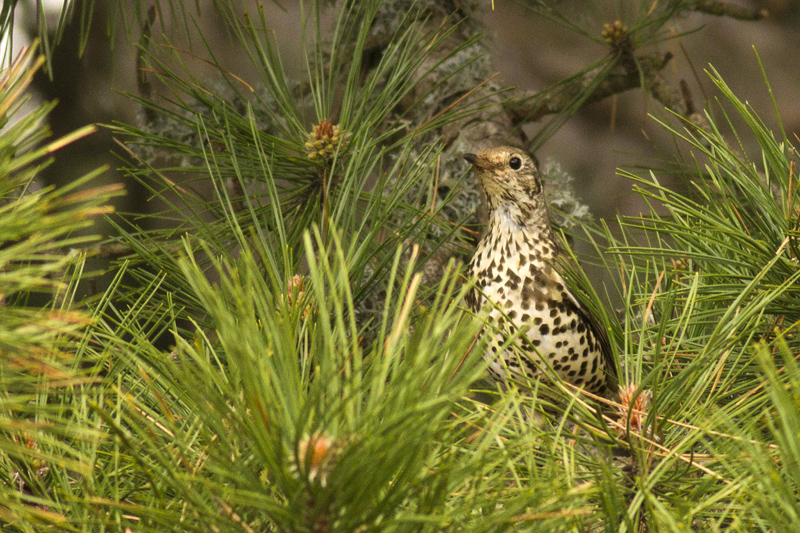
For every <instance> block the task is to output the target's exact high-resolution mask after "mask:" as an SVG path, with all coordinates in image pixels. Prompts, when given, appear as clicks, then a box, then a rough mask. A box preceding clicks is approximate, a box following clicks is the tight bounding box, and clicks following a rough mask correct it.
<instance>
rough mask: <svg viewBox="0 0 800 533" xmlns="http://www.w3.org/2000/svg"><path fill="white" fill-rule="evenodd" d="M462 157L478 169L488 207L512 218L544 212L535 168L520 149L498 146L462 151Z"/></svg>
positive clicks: (542, 197) (532, 162) (537, 173)
mask: <svg viewBox="0 0 800 533" xmlns="http://www.w3.org/2000/svg"><path fill="white" fill-rule="evenodd" d="M464 159H466V160H467V161H469V163H470V164H471V165H472V166H473V167H474V168H475V170H476V172H477V173H478V178H479V180H480V184H481V187H482V188H483V190H484V192H485V193H486V197H487V200H488V203H489V210H490V211H492V212H494V211H496V210H501V211H505V212H506V213H507V214H508V215H510V216H513V217H514V218H517V217H518V216H519V215H521V216H522V217H523V218H525V219H527V218H530V217H531V216H534V217H535V218H539V217H536V215H537V214H540V212H541V211H542V210H544V211H545V213H546V207H545V201H544V195H543V194H542V180H541V178H540V176H539V169H538V168H537V167H536V163H535V162H534V161H533V159H532V158H531V157H530V156H528V154H526V153H525V152H523V151H522V150H520V149H518V148H512V147H510V146H498V147H496V148H489V149H488V150H484V151H483V152H481V153H479V154H477V155H476V154H464ZM517 213H519V214H518V215H517ZM514 215H517V216H514ZM545 216H546V214H545Z"/></svg>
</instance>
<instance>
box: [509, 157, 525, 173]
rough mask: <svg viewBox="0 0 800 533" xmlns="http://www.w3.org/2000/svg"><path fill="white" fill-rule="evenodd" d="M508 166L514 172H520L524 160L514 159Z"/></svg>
mask: <svg viewBox="0 0 800 533" xmlns="http://www.w3.org/2000/svg"><path fill="white" fill-rule="evenodd" d="M508 166H510V167H511V168H512V169H514V170H519V169H520V167H521V166H522V160H521V159H520V158H519V157H512V158H511V159H510V160H509V161H508Z"/></svg>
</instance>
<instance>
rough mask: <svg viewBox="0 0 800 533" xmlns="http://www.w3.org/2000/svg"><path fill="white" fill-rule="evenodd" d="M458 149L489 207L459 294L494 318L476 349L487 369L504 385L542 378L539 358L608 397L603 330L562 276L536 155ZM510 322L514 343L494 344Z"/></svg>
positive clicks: (611, 377)
mask: <svg viewBox="0 0 800 533" xmlns="http://www.w3.org/2000/svg"><path fill="white" fill-rule="evenodd" d="M463 157H464V159H466V160H467V162H469V163H470V164H471V165H472V167H473V168H474V169H475V171H476V173H477V176H478V181H479V184H480V187H481V188H482V190H483V192H484V193H485V198H486V201H487V206H488V211H489V220H488V223H487V228H486V231H485V232H484V234H483V236H482V237H481V239H480V241H479V242H478V246H477V248H476V250H475V254H474V255H473V257H472V260H471V261H470V264H469V273H470V275H471V276H472V277H473V278H474V280H475V284H474V285H473V287H472V288H471V289H470V290H469V292H468V293H467V296H466V304H467V305H468V306H469V307H470V308H471V310H472V311H473V312H476V313H478V312H480V311H481V310H483V309H484V307H485V306H487V305H488V306H489V311H488V319H489V320H490V321H491V322H493V323H495V325H496V326H498V327H497V328H496V331H497V332H498V333H496V334H495V335H494V336H493V338H492V339H491V340H490V342H489V343H488V348H487V352H486V354H485V356H484V357H485V358H487V359H489V374H490V375H491V377H492V378H494V379H495V380H496V381H499V382H500V383H502V384H504V385H507V383H508V381H509V379H511V380H515V381H521V379H524V377H525V376H527V377H529V378H535V379H542V377H543V376H544V375H545V373H544V369H545V368H546V365H543V363H544V362H546V363H547V365H549V366H550V367H551V368H552V370H553V371H555V373H557V374H558V375H559V376H560V377H561V379H563V380H564V381H565V382H568V383H571V384H573V385H575V386H578V387H583V388H584V390H586V391H588V392H591V393H594V394H598V395H602V396H605V397H612V396H613V395H614V394H615V393H616V392H617V389H618V385H617V377H616V366H615V361H614V357H613V355H612V352H611V346H610V343H609V340H608V333H607V331H606V330H605V328H604V327H603V326H602V325H601V324H600V322H599V321H598V320H597V319H596V318H595V317H593V316H592V315H591V314H590V313H589V312H588V311H587V309H586V307H585V305H583V304H582V303H581V302H580V301H579V299H578V298H576V297H575V295H574V294H573V293H572V292H571V291H570V290H569V289H568V288H567V285H566V283H565V282H564V279H563V278H562V275H561V272H563V268H564V265H566V264H567V259H566V254H565V253H564V251H563V248H562V247H561V245H560V243H559V241H558V240H557V238H556V235H555V232H554V231H553V228H552V226H551V224H550V214H549V211H548V208H547V201H546V199H545V195H544V191H543V190H542V179H541V176H540V174H539V170H538V167H537V165H536V163H535V162H534V160H533V159H532V158H531V157H530V156H528V155H527V154H526V153H525V152H524V151H522V150H520V149H517V148H513V147H510V146H499V147H495V148H489V149H487V150H485V151H483V152H481V153H479V154H477V155H476V154H473V153H465V154H464V155H463ZM518 330H522V331H523V332H524V335H521V336H520V337H519V338H518V340H516V341H515V342H516V344H517V348H518V349H516V350H515V349H513V348H511V347H508V348H504V349H502V350H501V348H500V346H501V344H502V343H503V342H504V340H505V339H506V338H508V337H507V336H508V335H510V334H513V333H515V331H518Z"/></svg>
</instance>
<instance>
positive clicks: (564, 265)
mask: <svg viewBox="0 0 800 533" xmlns="http://www.w3.org/2000/svg"><path fill="white" fill-rule="evenodd" d="M559 248H560V247H559ZM556 257H557V259H556V261H554V263H555V264H554V265H553V267H554V268H555V269H556V271H557V272H558V273H559V274H560V275H561V276H562V277H563V278H569V277H573V278H574V276H575V275H576V273H577V272H582V271H581V270H579V269H580V267H579V266H578V265H576V264H575V262H574V261H572V260H571V259H570V258H569V256H568V255H567V254H566V253H564V252H563V250H560V249H559V251H558V252H557V254H556ZM568 273H569V274H572V275H571V276H569V275H566V276H565V274H568ZM570 294H571V295H572V297H573V298H575V301H576V302H577V305H576V306H575V308H576V312H577V313H578V315H580V317H581V318H582V319H583V320H584V321H585V322H586V324H587V325H588V326H589V329H590V330H591V332H592V335H594V337H595V339H596V340H597V342H598V343H599V344H600V351H601V352H602V354H603V359H604V360H605V363H606V374H607V377H606V383H607V391H608V393H609V394H610V395H615V394H616V393H617V389H618V388H619V371H618V369H617V362H616V359H614V354H613V353H612V351H611V341H610V340H609V338H608V330H607V329H606V328H605V326H603V324H602V323H601V322H600V321H599V320H598V319H597V317H596V316H594V315H593V314H592V313H590V312H589V311H588V310H587V309H588V307H589V306H588V305H587V296H586V295H585V294H583V293H582V292H580V291H577V292H573V291H570Z"/></svg>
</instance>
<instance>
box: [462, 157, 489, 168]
mask: <svg viewBox="0 0 800 533" xmlns="http://www.w3.org/2000/svg"><path fill="white" fill-rule="evenodd" d="M464 159H466V160H467V162H468V163H469V164H470V165H472V166H473V167H475V168H476V169H478V170H485V169H486V168H488V164H487V163H488V162H487V161H486V160H485V159H484V158H482V157H481V156H479V155H475V154H470V153H466V154H464Z"/></svg>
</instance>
